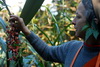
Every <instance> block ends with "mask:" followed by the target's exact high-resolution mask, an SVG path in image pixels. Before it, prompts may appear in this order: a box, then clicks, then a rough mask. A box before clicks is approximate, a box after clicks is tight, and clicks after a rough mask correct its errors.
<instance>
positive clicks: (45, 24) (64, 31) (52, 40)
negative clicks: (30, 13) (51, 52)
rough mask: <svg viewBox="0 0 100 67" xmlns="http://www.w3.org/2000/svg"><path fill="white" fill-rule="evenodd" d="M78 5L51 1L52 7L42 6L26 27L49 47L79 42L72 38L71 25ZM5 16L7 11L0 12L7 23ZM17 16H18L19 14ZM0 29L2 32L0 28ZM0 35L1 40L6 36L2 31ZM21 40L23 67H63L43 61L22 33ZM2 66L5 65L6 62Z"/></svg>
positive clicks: (75, 1)
mask: <svg viewBox="0 0 100 67" xmlns="http://www.w3.org/2000/svg"><path fill="white" fill-rule="evenodd" d="M78 3H79V0H58V1H57V0H53V1H52V4H53V6H52V5H51V4H48V5H46V6H42V7H44V8H45V10H41V9H39V10H38V12H37V13H36V14H35V16H34V17H33V18H32V20H31V21H30V22H29V23H28V25H27V26H28V28H29V29H30V30H32V31H33V32H34V33H35V34H37V35H38V36H39V37H40V38H41V39H42V40H44V41H45V42H46V43H47V44H48V45H49V46H57V45H60V44H62V43H63V42H67V41H70V40H73V39H78V40H79V38H77V37H75V36H74V33H75V29H74V28H73V25H71V21H72V20H73V17H74V16H75V11H76V9H77V5H78ZM1 8H2V7H1ZM1 8H0V9H1ZM53 9H56V11H51V10H53ZM56 13H57V14H56ZM7 14H8V13H7V10H2V11H1V12H0V16H1V17H2V18H3V19H4V20H5V21H6V22H8V19H9V16H8V15H7ZM18 15H19V16H20V12H19V13H18ZM7 24H8V23H7ZM0 29H1V30H3V29H2V27H1V26H0ZM0 33H1V34H3V36H2V38H3V39H4V40H5V37H6V34H5V33H4V32H3V31H1V32H0ZM21 38H22V39H21V41H22V49H23V50H22V56H23V61H24V62H23V64H24V65H25V66H36V67H63V64H59V63H51V62H47V61H45V60H43V59H42V58H41V57H40V56H39V55H38V54H37V53H36V52H35V50H34V49H33V48H32V46H31V45H30V44H29V43H28V41H27V40H26V39H25V37H24V35H23V34H22V33H21ZM1 49H2V47H1ZM1 55H2V53H1ZM0 57H1V56H0ZM1 58H2V57H1ZM4 64H6V62H5V63H4Z"/></svg>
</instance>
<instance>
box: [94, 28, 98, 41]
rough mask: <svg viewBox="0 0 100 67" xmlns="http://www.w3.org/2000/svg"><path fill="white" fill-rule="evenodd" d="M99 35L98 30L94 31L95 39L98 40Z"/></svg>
mask: <svg viewBox="0 0 100 67" xmlns="http://www.w3.org/2000/svg"><path fill="white" fill-rule="evenodd" d="M98 35H99V32H98V31H97V30H93V36H94V38H95V39H97V37H98Z"/></svg>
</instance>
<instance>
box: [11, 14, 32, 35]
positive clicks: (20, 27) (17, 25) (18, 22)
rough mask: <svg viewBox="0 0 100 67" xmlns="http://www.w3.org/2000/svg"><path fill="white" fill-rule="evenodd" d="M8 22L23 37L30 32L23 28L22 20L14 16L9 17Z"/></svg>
mask: <svg viewBox="0 0 100 67" xmlns="http://www.w3.org/2000/svg"><path fill="white" fill-rule="evenodd" d="M9 22H10V23H11V24H13V25H14V27H15V28H17V29H18V30H20V31H22V32H23V33H24V34H25V35H29V34H30V31H29V29H28V28H27V27H26V26H25V24H24V21H23V19H22V18H20V17H18V16H15V15H11V16H10V19H9Z"/></svg>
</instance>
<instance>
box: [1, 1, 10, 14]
mask: <svg viewBox="0 0 100 67" xmlns="http://www.w3.org/2000/svg"><path fill="white" fill-rule="evenodd" d="M2 1H3V3H4V5H5V6H6V9H7V11H8V14H9V15H11V12H10V10H9V8H8V6H7V4H6V2H5V0H2Z"/></svg>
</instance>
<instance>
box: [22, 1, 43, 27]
mask: <svg viewBox="0 0 100 67" xmlns="http://www.w3.org/2000/svg"><path fill="white" fill-rule="evenodd" d="M43 1H44V0H26V3H25V5H24V8H23V10H22V13H21V15H20V17H22V18H23V20H24V22H25V24H26V25H27V24H28V23H29V22H30V21H31V19H32V18H33V16H34V15H35V14H36V12H37V11H38V9H39V8H40V7H41V5H42V3H43Z"/></svg>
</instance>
